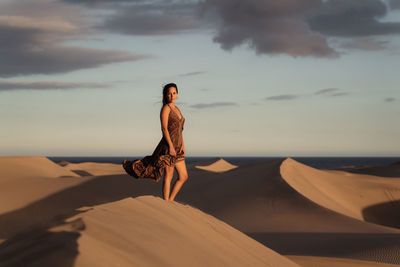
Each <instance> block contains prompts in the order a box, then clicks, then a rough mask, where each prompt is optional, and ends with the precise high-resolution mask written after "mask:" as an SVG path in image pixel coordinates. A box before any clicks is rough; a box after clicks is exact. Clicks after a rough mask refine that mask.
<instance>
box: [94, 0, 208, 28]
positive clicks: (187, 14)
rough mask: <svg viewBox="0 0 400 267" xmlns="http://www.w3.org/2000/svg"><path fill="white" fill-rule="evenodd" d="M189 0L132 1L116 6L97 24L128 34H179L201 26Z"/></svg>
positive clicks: (195, 4) (193, 3) (194, 6)
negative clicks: (110, 13) (112, 12)
mask: <svg viewBox="0 0 400 267" xmlns="http://www.w3.org/2000/svg"><path fill="white" fill-rule="evenodd" d="M196 6H197V3H196V2H192V1H150V2H149V3H148V2H146V1H132V2H130V4H129V5H121V6H120V8H118V7H116V8H115V13H114V14H112V15H111V16H109V17H107V18H106V19H105V21H104V23H102V25H100V26H99V28H100V29H104V30H107V31H112V32H119V33H123V34H130V35H166V34H178V33H183V32H186V31H189V30H192V29H197V28H199V27H200V26H201V22H200V21H199V18H198V16H197V13H196Z"/></svg>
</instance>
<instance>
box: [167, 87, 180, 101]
mask: <svg viewBox="0 0 400 267" xmlns="http://www.w3.org/2000/svg"><path fill="white" fill-rule="evenodd" d="M167 98H168V103H175V101H176V99H177V98H178V93H177V92H176V88H175V87H170V88H169V89H168V94H167Z"/></svg>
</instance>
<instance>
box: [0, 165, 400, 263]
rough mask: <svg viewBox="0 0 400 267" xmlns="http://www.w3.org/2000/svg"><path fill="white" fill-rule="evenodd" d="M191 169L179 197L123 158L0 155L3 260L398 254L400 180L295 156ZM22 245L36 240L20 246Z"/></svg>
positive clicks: (313, 258)
mask: <svg viewBox="0 0 400 267" xmlns="http://www.w3.org/2000/svg"><path fill="white" fill-rule="evenodd" d="M198 167H200V168H198ZM188 172H189V180H188V181H187V182H186V183H185V185H184V186H183V189H182V191H181V192H180V193H179V194H178V196H177V198H176V200H177V201H176V202H165V201H164V200H162V199H160V198H157V197H152V196H148V195H153V196H161V186H162V183H161V182H160V183H155V182H154V181H152V180H148V179H139V180H136V179H133V178H132V177H130V176H128V175H126V174H125V172H124V170H123V168H122V166H121V165H119V164H104V163H93V162H86V163H80V164H72V163H68V162H64V164H55V163H53V162H52V161H49V160H48V159H47V158H44V157H0V185H1V186H0V240H3V243H2V244H1V245H0V265H1V264H3V265H4V263H5V262H6V261H7V260H11V258H15V257H13V256H12V255H20V256H19V257H16V259H19V258H24V257H25V256H26V257H25V258H24V259H25V260H29V259H30V258H31V257H33V258H35V260H38V262H44V263H49V262H52V261H53V260H60V259H63V261H65V264H67V266H69V265H68V264H77V266H93V265H97V266H103V265H99V264H93V262H95V263H104V266H109V265H110V264H111V265H112V264H115V265H117V264H118V263H121V264H122V265H121V266H129V264H130V263H132V262H136V263H138V265H141V264H140V263H142V264H144V265H145V266H156V265H157V264H158V266H160V265H159V264H161V265H170V264H171V265H172V259H173V258H174V257H176V255H177V254H174V253H178V251H179V250H182V251H185V253H184V257H183V259H182V262H180V263H179V264H177V265H175V266H187V265H188V260H189V258H190V259H191V260H192V263H193V262H194V263H195V264H194V265H193V264H191V265H193V266H195V265H196V263H199V266H200V264H203V266H205V265H207V264H206V263H215V265H214V266H236V265H241V266H243V265H244V264H243V262H244V261H245V262H252V265H253V266H268V265H267V264H270V266H279V264H281V266H291V265H290V264H292V265H293V263H292V262H290V261H288V260H287V259H286V258H285V257H283V256H280V255H278V254H277V253H280V254H281V255H286V256H288V257H289V258H290V259H292V260H293V261H295V262H297V263H299V264H300V265H302V266H354V267H355V266H363V265H362V264H364V266H381V264H378V262H384V263H390V264H400V254H399V251H400V229H399V228H400V227H399V222H400V219H399V217H398V216H399V215H398V214H400V213H399V202H400V195H399V192H400V179H399V178H393V177H392V178H383V177H377V176H371V175H363V174H354V173H349V172H345V171H338V170H335V171H333V170H317V169H314V168H311V167H309V166H306V165H303V164H301V163H298V162H296V161H294V160H292V159H285V160H283V159H279V160H268V161H263V162H257V163H252V164H247V165H243V166H234V165H231V164H230V163H229V162H226V161H225V160H223V159H215V161H212V162H203V163H196V164H192V165H188ZM146 195H147V196H146ZM184 204H186V205H184ZM198 209H200V210H201V211H199V210H198ZM204 212H205V213H208V214H211V215H212V216H215V218H214V217H212V216H209V215H207V214H205V213H204ZM219 220H221V221H224V222H225V223H227V224H229V225H231V226H232V227H235V228H236V229H237V230H239V231H241V232H243V233H245V234H247V235H248V236H250V237H251V238H253V239H255V240H256V241H258V242H260V243H262V244H263V245H264V246H262V245H261V244H260V243H257V242H256V241H254V240H252V239H251V238H248V237H246V236H244V235H242V234H241V233H240V232H238V231H236V230H235V229H233V228H231V227H228V225H226V224H225V223H223V222H221V221H219ZM245 237H246V238H245ZM165 242H167V243H165ZM168 242H170V243H168ZM23 244H32V246H30V249H28V250H27V251H26V253H25V254H24V253H22V251H23V250H24V245H23ZM185 244H186V245H188V244H189V245H188V247H186V246H185ZM55 247H57V248H55ZM165 247H167V248H168V249H165ZM171 247H174V248H175V247H176V248H179V249H177V250H171ZM190 247H191V248H192V249H193V251H192V249H189V248H190ZM194 248H195V249H194ZM35 249H38V251H46V250H49V251H50V250H51V251H53V250H52V249H54V253H53V254H51V255H50V254H48V255H47V254H46V253H38V254H35V253H36V252H35V251H36V250H35ZM271 249H272V250H274V251H276V252H277V253H275V252H273V251H272V250H271ZM171 251H172V252H171ZM99 252H100V253H99ZM222 252H223V253H222ZM7 255H8V256H7ZM23 255H25V256H23ZM96 255H97V256H96ZM201 255H203V256H201ZM205 255H207V256H205ZM96 257H97V258H96ZM236 263H237V264H236ZM106 264H109V265H106ZM235 264H236V265H235ZM277 264H278V265H277ZM285 264H289V265H285ZM340 264H342V265H340ZM346 264H347V265H346ZM211 265H212V264H211ZM6 266H7V265H6ZM385 266H387V265H385Z"/></svg>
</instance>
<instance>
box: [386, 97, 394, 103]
mask: <svg viewBox="0 0 400 267" xmlns="http://www.w3.org/2000/svg"><path fill="white" fill-rule="evenodd" d="M396 100H397V99H396V98H394V97H387V98H385V100H384V101H385V102H395V101H396Z"/></svg>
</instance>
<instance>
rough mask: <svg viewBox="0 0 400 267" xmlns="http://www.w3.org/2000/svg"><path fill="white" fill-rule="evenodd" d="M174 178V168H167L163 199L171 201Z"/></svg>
mask: <svg viewBox="0 0 400 267" xmlns="http://www.w3.org/2000/svg"><path fill="white" fill-rule="evenodd" d="M173 176H174V167H169V166H166V167H165V173H164V184H163V197H164V199H165V200H169V192H170V186H171V181H172V177H173Z"/></svg>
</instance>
